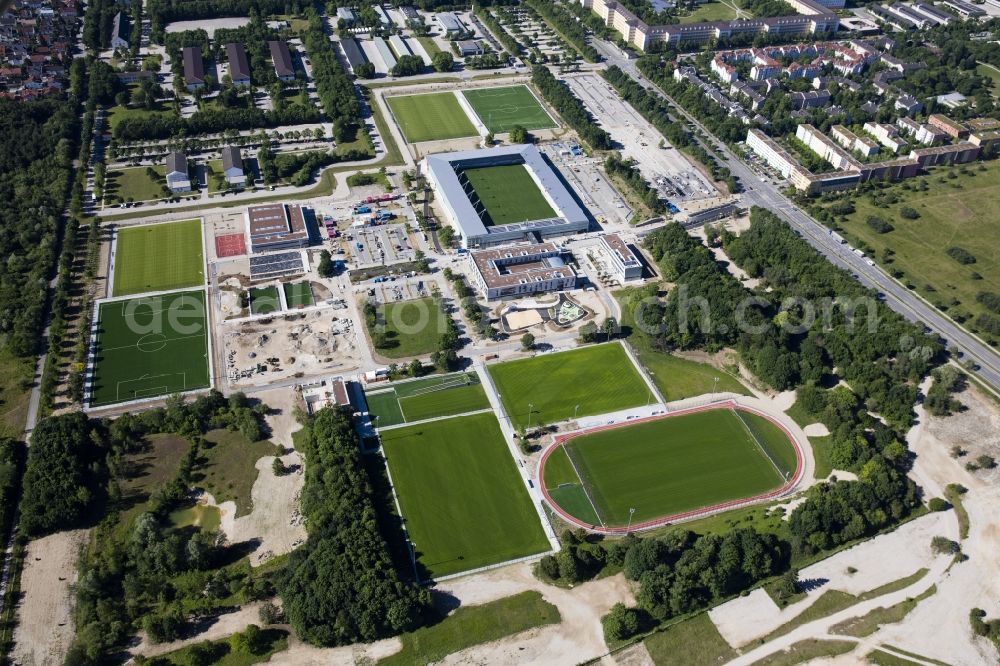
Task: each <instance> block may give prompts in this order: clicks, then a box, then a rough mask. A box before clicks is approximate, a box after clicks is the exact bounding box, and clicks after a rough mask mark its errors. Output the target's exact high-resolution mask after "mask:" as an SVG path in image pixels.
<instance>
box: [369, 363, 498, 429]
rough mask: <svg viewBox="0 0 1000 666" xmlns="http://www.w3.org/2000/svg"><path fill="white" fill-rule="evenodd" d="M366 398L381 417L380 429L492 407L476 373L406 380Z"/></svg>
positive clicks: (372, 412)
mask: <svg viewBox="0 0 1000 666" xmlns="http://www.w3.org/2000/svg"><path fill="white" fill-rule="evenodd" d="M365 400H366V401H367V402H368V412H369V413H370V414H372V416H373V417H375V416H377V417H378V422H377V426H378V427H379V428H384V427H385V426H391V425H399V424H400V423H407V422H410V421H421V420H423V419H429V418H433V417H435V416H451V415H452V414H462V413H464V412H471V411H475V410H477V409H486V408H487V407H489V406H490V402H489V400H488V399H487V398H486V392H485V391H484V390H483V386H482V384H480V383H479V377H478V376H477V375H476V374H475V373H474V372H470V373H468V374H452V375H444V376H440V377H428V378H427V379H417V380H414V381H408V382H403V383H401V384H397V385H395V386H393V387H391V388H389V389H388V390H384V391H376V392H372V393H366V394H365Z"/></svg>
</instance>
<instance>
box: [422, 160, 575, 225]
mask: <svg viewBox="0 0 1000 666" xmlns="http://www.w3.org/2000/svg"><path fill="white" fill-rule="evenodd" d="M424 163H425V164H426V170H427V172H428V176H429V177H430V178H431V179H432V181H433V182H434V183H435V184H436V187H437V190H438V195H439V196H440V197H441V199H442V200H444V201H445V202H446V205H447V206H449V207H450V209H451V211H450V212H451V213H452V216H453V218H454V220H455V222H456V224H458V225H459V226H460V227H461V230H462V233H463V234H464V236H465V238H466V240H467V241H468V240H470V239H475V238H477V237H484V236H488V235H489V234H491V233H494V234H501V233H506V232H514V231H524V232H530V231H536V230H537V231H539V232H541V233H543V234H544V233H545V232H546V231H549V230H550V229H551V228H552V227H573V228H576V227H580V228H583V229H586V228H587V226H588V225H589V223H590V218H588V217H587V213H586V211H585V210H583V208H581V207H580V205H579V204H578V203H577V202H576V199H575V198H574V196H573V194H572V193H571V192H570V191H569V189H567V187H566V185H565V183H564V182H563V181H562V179H561V178H560V177H559V175H558V174H557V173H556V171H555V170H554V169H553V168H552V167H551V166H550V165H549V164H548V162H546V161H545V159H544V158H543V157H542V154H541V153H540V152H538V149H537V148H535V147H534V146H529V145H516V146H503V147H499V148H488V149H484V150H465V151H459V152H454V153H438V154H436V155H428V156H427V157H425V158H424ZM509 164H524V165H525V166H526V167H527V168H528V170H529V171H530V172H531V174H532V176H533V178H534V180H535V181H536V183H537V184H538V186H539V189H540V190H542V192H543V194H544V195H545V196H546V198H547V199H549V202H550V203H551V204H552V207H553V208H554V209H555V211H556V214H557V216H558V217H554V218H549V219H540V220H529V221H525V222H518V223H513V224H503V225H496V226H492V227H489V228H487V227H486V225H485V224H483V221H482V219H481V218H480V216H479V212H478V211H477V210H476V207H475V206H474V205H473V203H472V202H471V201H470V200H469V197H468V195H467V194H466V193H465V189H464V188H463V187H462V183H461V182H460V181H459V177H458V172H457V171H460V170H462V169H468V168H475V167H489V166H502V165H509Z"/></svg>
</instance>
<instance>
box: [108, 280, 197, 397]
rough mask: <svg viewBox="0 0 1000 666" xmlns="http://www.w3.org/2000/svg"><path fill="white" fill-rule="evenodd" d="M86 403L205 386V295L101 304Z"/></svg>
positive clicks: (185, 294) (183, 294)
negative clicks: (91, 385) (89, 388)
mask: <svg viewBox="0 0 1000 666" xmlns="http://www.w3.org/2000/svg"><path fill="white" fill-rule="evenodd" d="M97 317H98V322H97V338H96V340H95V353H96V360H95V362H94V382H93V387H92V396H91V402H90V404H91V406H95V407H97V406H103V405H111V404H115V403H118V402H125V401H127V400H138V399H141V398H152V397H156V396H160V395H166V394H170V393H180V392H182V391H190V390H193V389H201V388H207V387H208V386H209V376H208V336H207V333H208V327H207V326H206V322H207V319H206V311H205V294H204V292H202V291H184V292H177V293H173V294H162V295H159V296H144V297H139V298H132V299H127V300H122V301H112V302H110V303H101V304H100V306H98V312H97Z"/></svg>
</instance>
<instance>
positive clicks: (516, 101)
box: [462, 85, 556, 134]
mask: <svg viewBox="0 0 1000 666" xmlns="http://www.w3.org/2000/svg"><path fill="white" fill-rule="evenodd" d="M462 94H463V95H465V99H466V100H468V102H469V106H471V107H472V110H473V111H475V112H476V115H477V116H479V119H480V120H481V121H482V122H483V125H485V126H486V129H488V130H489V131H491V132H493V133H496V134H500V133H502V132H509V131H510V129H511V128H512V127H514V126H515V125H520V126H521V127H524V128H525V129H528V130H536V129H547V128H550V127H556V123H555V121H554V120H552V116H550V115H549V114H548V113H547V112H546V111H545V109H543V108H542V105H541V104H539V103H538V100H537V99H535V96H534V95H532V94H531V91H530V90H528V87H527V86H524V85H518V86H505V87H503V88H479V89H475V90H466V91H464V92H463V93H462Z"/></svg>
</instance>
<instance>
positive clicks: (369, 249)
mask: <svg viewBox="0 0 1000 666" xmlns="http://www.w3.org/2000/svg"><path fill="white" fill-rule="evenodd" d="M344 239H345V240H346V241H347V244H348V246H349V247H350V253H351V256H352V257H353V263H354V265H355V266H356V267H357V268H367V267H369V266H381V265H387V264H398V263H401V262H404V261H413V260H414V255H415V250H414V248H413V247H412V246H411V244H410V239H409V237H408V236H407V234H406V225H404V224H384V225H381V226H377V227H351V228H350V229H349V230H347V231H346V232H345V236H344Z"/></svg>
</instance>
